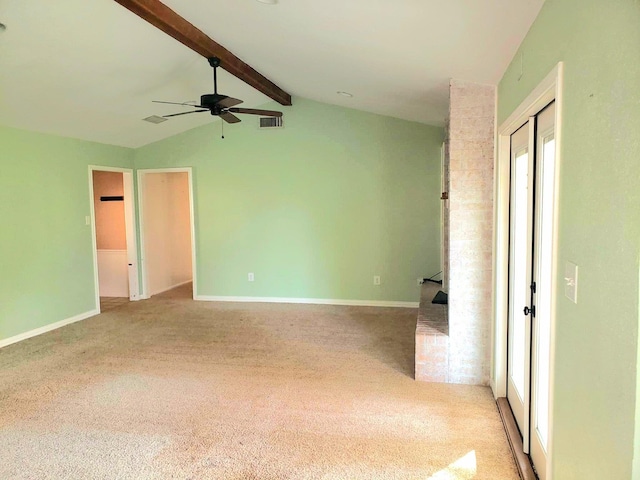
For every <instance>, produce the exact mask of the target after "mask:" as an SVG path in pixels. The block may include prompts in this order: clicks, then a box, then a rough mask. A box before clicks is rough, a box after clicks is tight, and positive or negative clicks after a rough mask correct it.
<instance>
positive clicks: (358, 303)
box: [194, 295, 420, 308]
mask: <svg viewBox="0 0 640 480" xmlns="http://www.w3.org/2000/svg"><path fill="white" fill-rule="evenodd" d="M194 300H200V301H204V302H241V303H302V304H311V305H344V306H351V307H394V308H418V306H419V305H420V304H419V302H393V301H385V300H341V299H333V298H283V297H219V296H212V295H196V296H194Z"/></svg>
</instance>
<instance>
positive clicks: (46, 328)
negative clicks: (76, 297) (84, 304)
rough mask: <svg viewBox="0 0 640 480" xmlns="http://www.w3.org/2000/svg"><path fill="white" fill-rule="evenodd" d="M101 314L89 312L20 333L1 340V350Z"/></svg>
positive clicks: (94, 311)
mask: <svg viewBox="0 0 640 480" xmlns="http://www.w3.org/2000/svg"><path fill="white" fill-rule="evenodd" d="M99 313H100V312H98V311H97V310H89V311H88V312H84V313H80V314H78V315H75V316H73V317H70V318H67V319H65V320H60V321H59V322H55V323H50V324H49V325H45V326H44V327H39V328H34V329H33V330H29V331H28V332H24V333H20V334H18V335H14V336H13V337H9V338H5V339H4V340H0V348H3V347H6V346H8V345H12V344H14V343H18V342H21V341H22V340H26V339H28V338H31V337H35V336H37V335H42V334H43V333H47V332H50V331H51V330H56V329H58V328H61V327H64V326H66V325H70V324H72V323H75V322H79V321H80V320H85V319H87V318H89V317H93V316H95V315H98V314H99Z"/></svg>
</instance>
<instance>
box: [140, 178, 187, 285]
mask: <svg viewBox="0 0 640 480" xmlns="http://www.w3.org/2000/svg"><path fill="white" fill-rule="evenodd" d="M140 191H141V195H142V197H143V215H144V216H143V219H144V235H143V237H144V243H145V264H146V268H147V292H146V293H147V295H149V296H151V295H155V294H157V293H160V292H164V291H166V290H169V289H170V288H173V287H175V286H177V285H181V284H183V283H185V282H188V281H190V280H191V279H192V278H193V276H192V268H191V222H190V213H189V212H190V202H189V179H188V174H187V173H186V172H179V173H145V174H144V175H143V176H142V185H141V187H140Z"/></svg>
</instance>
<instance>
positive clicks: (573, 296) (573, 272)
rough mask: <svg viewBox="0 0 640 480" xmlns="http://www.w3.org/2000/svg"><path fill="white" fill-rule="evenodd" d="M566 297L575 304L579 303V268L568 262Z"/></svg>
mask: <svg viewBox="0 0 640 480" xmlns="http://www.w3.org/2000/svg"><path fill="white" fill-rule="evenodd" d="M564 295H565V296H566V297H567V298H568V299H569V300H571V301H572V302H573V303H578V266H577V265H576V264H575V263H571V262H567V263H566V265H565V267H564Z"/></svg>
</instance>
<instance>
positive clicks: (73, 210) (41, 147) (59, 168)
mask: <svg viewBox="0 0 640 480" xmlns="http://www.w3.org/2000/svg"><path fill="white" fill-rule="evenodd" d="M0 146H1V147H0V156H1V159H2V160H1V162H0V219H2V224H1V225H2V226H1V227H0V252H2V255H1V256H0V272H1V274H0V340H2V339H5V338H9V337H11V336H14V335H17V334H20V333H23V332H26V331H29V330H32V329H35V328H38V327H42V326H45V325H47V324H50V323H54V322H57V321H60V320H64V319H67V318H69V317H72V316H75V315H78V314H81V313H84V312H88V311H91V310H93V309H94V308H95V291H94V282H93V278H94V277H93V256H92V247H91V228H90V227H89V226H86V225H85V216H86V215H89V213H90V208H91V207H90V199H89V173H88V165H90V164H97V165H104V166H119V167H127V168H131V167H132V166H133V150H129V149H126V148H121V147H113V146H108V145H101V144H98V143H91V142H85V141H82V140H72V139H68V138H62V137H57V136H53V135H45V134H41V133H33V132H26V131H23V130H16V129H12V128H6V127H0Z"/></svg>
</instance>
